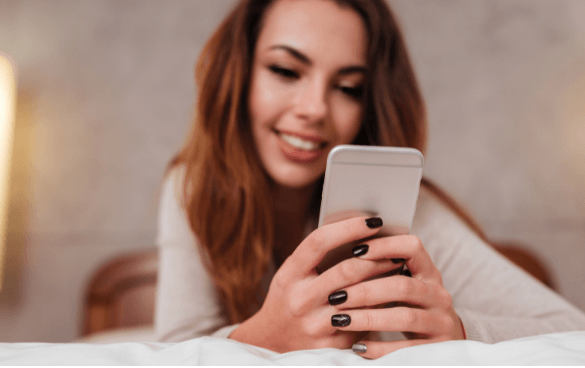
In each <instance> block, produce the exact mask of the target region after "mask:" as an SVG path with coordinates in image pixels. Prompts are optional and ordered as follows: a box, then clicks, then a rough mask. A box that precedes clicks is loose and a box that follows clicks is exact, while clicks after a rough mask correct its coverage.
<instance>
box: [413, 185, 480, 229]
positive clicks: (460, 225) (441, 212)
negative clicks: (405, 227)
mask: <svg viewBox="0 0 585 368" xmlns="http://www.w3.org/2000/svg"><path fill="white" fill-rule="evenodd" d="M461 231H463V232H467V231H472V230H471V229H470V228H469V227H468V226H467V225H466V223H465V222H464V221H463V219H461V217H459V216H458V215H457V214H456V213H455V212H454V211H453V210H452V209H451V208H450V207H449V206H448V205H447V204H446V203H445V202H444V201H443V200H442V199H441V198H440V197H439V196H437V195H436V194H435V193H434V192H433V191H432V190H431V189H429V188H427V187H426V186H425V185H421V187H420V190H419V194H418V200H417V203H416V211H415V214H414V218H413V221H412V229H411V233H413V234H417V235H418V234H426V233H433V234H435V235H437V234H439V233H446V232H448V233H449V234H451V235H455V234H454V233H458V232H461Z"/></svg>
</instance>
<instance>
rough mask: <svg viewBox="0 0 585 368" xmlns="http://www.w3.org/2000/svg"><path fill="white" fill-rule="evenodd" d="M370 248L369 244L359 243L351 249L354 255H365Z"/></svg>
mask: <svg viewBox="0 0 585 368" xmlns="http://www.w3.org/2000/svg"><path fill="white" fill-rule="evenodd" d="M368 249H370V246H369V245H367V244H362V245H358V246H357V247H355V248H353V249H352V250H351V251H352V253H353V256H354V257H359V256H363V255H364V254H366V253H368Z"/></svg>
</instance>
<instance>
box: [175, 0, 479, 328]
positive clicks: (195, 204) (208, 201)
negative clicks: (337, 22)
mask: <svg viewBox="0 0 585 368" xmlns="http://www.w3.org/2000/svg"><path fill="white" fill-rule="evenodd" d="M332 1H334V2H335V3H337V4H338V5H339V6H342V7H350V8H351V9H353V10H355V11H356V12H357V13H359V14H360V16H361V17H362V19H363V21H364V24H365V26H366V28H367V32H368V36H369V38H368V39H369V53H368V72H367V78H366V88H365V90H366V92H365V96H364V103H365V110H364V111H365V112H364V116H363V122H362V128H361V130H360V132H359V133H358V135H357V137H356V139H355V141H354V142H353V144H359V145H378V146H396V147H413V148H416V149H418V150H420V151H421V152H423V153H424V151H425V143H426V131H427V129H426V113H425V106H424V102H423V100H422V96H421V93H420V90H419V87H418V83H417V81H416V78H415V75H414V71H413V69H412V66H411V63H410V59H409V56H408V52H407V49H406V46H405V43H404V40H403V37H402V34H401V31H400V29H399V27H398V24H397V22H396V20H395V18H394V16H393V14H392V12H391V10H390V9H389V7H388V5H387V4H386V2H385V1H384V0H332ZM273 2H274V1H273V0H242V1H240V2H239V3H238V4H237V5H236V7H235V8H234V10H233V11H232V12H231V13H230V14H229V15H228V16H227V18H226V19H225V20H224V21H223V23H222V24H221V25H220V26H219V28H218V29H217V30H216V32H215V33H214V34H213V36H212V37H211V39H210V40H209V41H208V43H207V44H206V46H205V48H204V49H203V51H202V53H201V56H200V58H199V60H198V63H197V66H196V71H195V76H196V83H197V85H198V91H199V95H198V99H197V103H196V114H195V119H194V123H193V127H192V131H191V133H190V134H189V136H188V140H187V142H186V144H185V146H184V147H183V148H182V149H181V151H180V152H179V153H178V154H177V155H176V156H175V157H174V158H173V159H172V161H171V162H170V164H169V170H170V169H172V168H175V167H177V166H181V167H184V170H185V171H184V180H183V182H182V183H181V184H182V188H183V192H182V196H183V202H184V203H183V204H184V206H185V208H186V210H187V213H188V216H189V223H190V226H191V228H192V230H193V232H194V234H195V235H196V236H197V239H198V242H199V245H200V251H201V252H202V253H203V256H204V257H203V259H204V260H205V262H206V267H207V268H208V270H209V273H210V275H211V276H212V277H213V280H214V282H215V286H216V288H217V290H218V295H219V297H220V300H221V302H222V305H223V307H224V312H225V315H226V317H227V318H228V319H229V320H230V322H231V323H236V322H241V321H243V320H245V319H246V318H248V317H250V316H251V315H252V313H253V312H254V311H255V310H256V309H257V307H258V306H259V305H260V303H261V302H262V300H263V297H264V295H263V292H262V288H261V285H260V282H261V279H262V277H263V275H264V274H265V273H266V271H267V267H268V265H269V263H270V262H271V261H272V255H273V252H272V244H273V240H274V228H273V227H274V223H273V217H272V215H273V214H272V204H271V202H270V199H269V198H267V197H266V196H265V193H266V192H267V191H268V188H269V185H270V184H269V179H268V178H267V177H266V174H265V173H264V171H263V169H262V166H261V161H260V159H259V157H258V156H257V154H256V150H255V148H254V146H253V142H254V141H253V139H252V132H251V127H250V121H249V118H248V110H247V93H248V89H249V85H250V80H249V76H250V75H251V67H252V60H253V55H254V49H255V45H256V40H257V39H258V35H259V32H260V29H261V27H262V18H263V15H264V14H265V13H266V10H267V9H268V7H269V6H270V5H271V4H272V3H273ZM422 184H423V185H425V186H429V187H430V189H431V190H433V191H434V192H435V193H436V194H438V195H439V197H441V198H443V199H444V200H446V203H447V204H448V205H450V206H451V207H452V208H453V209H454V210H455V211H456V212H457V213H459V214H461V215H463V217H464V219H466V220H469V221H470V222H469V223H470V225H472V227H474V229H476V230H477V231H481V230H480V229H479V227H478V226H473V225H474V223H473V221H471V217H470V216H467V215H466V214H465V213H464V212H463V211H462V210H461V209H460V207H459V206H457V204H456V203H455V202H454V201H453V200H450V201H449V199H450V198H449V197H448V196H447V195H446V194H445V193H444V192H442V191H441V190H440V189H438V187H437V186H435V185H433V184H432V183H430V182H429V181H428V180H427V179H423V182H422ZM322 188H323V177H321V178H320V179H319V181H318V183H317V185H316V189H315V191H314V192H313V199H312V202H311V210H310V211H311V216H317V214H318V211H319V207H320V194H321V191H322Z"/></svg>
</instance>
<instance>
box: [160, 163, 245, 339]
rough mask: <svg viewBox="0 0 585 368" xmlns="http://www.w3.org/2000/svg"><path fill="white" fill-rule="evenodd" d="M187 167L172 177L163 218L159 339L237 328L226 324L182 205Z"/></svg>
mask: <svg viewBox="0 0 585 368" xmlns="http://www.w3.org/2000/svg"><path fill="white" fill-rule="evenodd" d="M181 184H182V171H181V170H179V169H175V170H174V171H172V172H171V174H170V175H169V176H168V177H167V179H166V181H165V183H164V185H163V189H162V193H161V200H160V207H159V218H158V237H157V245H158V247H159V271H158V283H157V297H156V311H155V328H156V334H157V339H158V340H159V341H173V342H176V341H184V340H188V339H191V338H195V337H199V336H203V335H210V334H214V332H215V335H216V336H223V337H227V336H228V335H229V333H230V332H231V330H233V328H235V327H236V326H233V328H227V329H221V327H224V326H226V324H227V321H226V320H225V319H224V318H223V317H222V316H221V313H220V306H219V300H218V298H217V294H216V291H215V287H214V286H213V283H212V280H211V278H210V276H209V274H208V272H207V270H206V269H205V267H204V264H203V262H202V259H201V255H200V252H199V250H198V249H197V246H198V244H197V240H196V238H195V237H194V235H193V233H192V231H191V228H190V227H189V224H188V222H187V216H186V213H185V210H184V209H183V207H182V206H181V205H180V203H181V202H180V200H179V198H180V193H181Z"/></svg>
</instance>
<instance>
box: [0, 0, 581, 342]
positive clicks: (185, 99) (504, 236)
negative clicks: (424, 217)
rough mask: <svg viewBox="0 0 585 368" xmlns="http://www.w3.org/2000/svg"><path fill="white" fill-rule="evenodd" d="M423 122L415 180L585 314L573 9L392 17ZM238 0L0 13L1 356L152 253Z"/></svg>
mask: <svg viewBox="0 0 585 368" xmlns="http://www.w3.org/2000/svg"><path fill="white" fill-rule="evenodd" d="M390 3H391V5H392V6H393V7H394V10H395V12H396V14H397V15H398V17H399V19H400V21H401V23H402V25H403V28H404V31H405V35H406V38H407V42H408V44H409V47H410V51H411V54H412V59H413V62H414V64H415V68H416V71H417V73H418V76H419V79H420V83H421V85H422V89H423V92H424V96H425V98H426V101H427V105H428V112H429V128H430V141H429V146H428V151H427V155H426V162H425V169H424V171H425V174H426V175H427V176H428V177H429V178H431V179H434V180H435V181H436V182H437V183H438V184H440V185H442V186H443V187H444V188H446V189H447V190H448V191H449V192H450V193H451V194H453V196H454V197H455V198H457V199H458V200H459V201H460V202H461V203H462V204H463V205H464V206H466V207H467V208H468V209H469V210H470V212H471V213H472V214H473V215H474V216H475V217H476V219H477V220H478V221H479V222H480V223H481V225H483V226H484V228H485V230H486V232H487V234H488V236H489V237H490V238H492V239H494V240H515V241H519V242H521V243H524V244H525V246H526V247H527V248H528V249H531V250H532V251H533V252H534V253H535V254H537V255H538V256H540V257H541V258H542V259H543V260H544V261H545V262H546V263H547V265H548V266H550V268H551V270H552V274H553V277H554V279H555V281H556V285H557V286H558V288H559V290H560V292H561V293H562V295H564V296H565V297H566V298H567V299H568V300H570V301H571V302H573V303H574V304H576V305H577V306H579V307H580V308H582V309H585V293H584V292H583V282H584V281H585V267H583V265H584V264H585V190H584V188H585V185H584V184H585V22H583V20H582V15H583V14H585V2H584V1H582V0H555V1H548V0H441V1H436V0H391V1H390ZM233 4H234V1H233V0H124V1H113V0H100V1H65V0H53V1H41V0H21V1H17V0H0V50H1V51H3V52H5V53H7V54H8V55H11V56H12V58H13V59H14V60H15V61H16V63H17V66H18V71H19V76H18V108H17V118H16V133H15V143H14V153H13V169H12V179H11V205H10V213H9V234H8V239H7V241H8V246H9V249H8V255H7V260H6V261H7V265H6V268H7V275H6V280H5V290H3V291H2V292H1V293H0V341H2V342H16V341H46V342H65V341H70V340H72V339H74V338H76V337H78V335H79V333H80V323H81V310H82V309H81V308H82V302H83V300H82V296H83V290H84V288H85V287H86V286H87V283H88V282H89V278H90V276H91V274H92V273H93V272H95V271H96V268H97V267H99V265H100V264H101V263H102V262H104V261H106V260H108V259H110V258H112V257H115V256H117V255H120V254H123V253H126V252H131V251H135V250H139V249H152V248H154V239H155V234H156V216H157V202H158V190H159V186H160V184H161V180H162V175H163V171H164V168H165V165H166V164H167V162H168V160H169V159H170V157H171V156H172V155H173V153H174V152H175V151H176V150H177V149H178V148H179V147H180V145H181V144H182V142H183V140H184V137H185V134H186V133H187V130H188V126H189V124H190V120H191V117H192V105H193V101H194V93H195V92H194V85H193V66H194V63H195V60H196V58H197V56H198V54H199V51H200V50H201V48H202V45H203V43H204V42H205V40H206V39H207V38H208V37H209V36H210V34H211V33H212V31H213V30H214V28H215V27H216V26H217V25H218V23H219V22H220V21H221V19H222V18H223V17H224V16H225V15H226V13H227V12H228V11H229V9H230V8H231V6H232V5H233Z"/></svg>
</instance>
